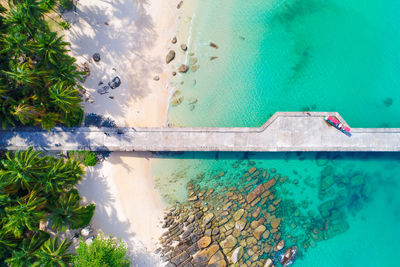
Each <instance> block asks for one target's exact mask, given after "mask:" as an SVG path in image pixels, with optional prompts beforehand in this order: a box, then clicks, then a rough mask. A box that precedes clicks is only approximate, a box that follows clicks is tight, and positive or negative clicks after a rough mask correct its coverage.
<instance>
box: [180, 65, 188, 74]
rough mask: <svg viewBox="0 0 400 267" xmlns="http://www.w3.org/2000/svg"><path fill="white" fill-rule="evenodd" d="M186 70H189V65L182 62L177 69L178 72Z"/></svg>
mask: <svg viewBox="0 0 400 267" xmlns="http://www.w3.org/2000/svg"><path fill="white" fill-rule="evenodd" d="M188 70H189V67H188V66H187V65H185V64H182V65H181V66H180V67H179V69H178V71H179V72H180V73H186V72H187V71H188Z"/></svg>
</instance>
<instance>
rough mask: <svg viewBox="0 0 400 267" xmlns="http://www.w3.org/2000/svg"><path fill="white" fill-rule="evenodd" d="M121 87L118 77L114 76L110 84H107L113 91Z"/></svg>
mask: <svg viewBox="0 0 400 267" xmlns="http://www.w3.org/2000/svg"><path fill="white" fill-rule="evenodd" d="M120 85H121V79H120V78H119V77H118V76H115V77H114V79H112V80H111V82H109V83H108V86H110V87H111V89H115V88H117V87H119V86H120Z"/></svg>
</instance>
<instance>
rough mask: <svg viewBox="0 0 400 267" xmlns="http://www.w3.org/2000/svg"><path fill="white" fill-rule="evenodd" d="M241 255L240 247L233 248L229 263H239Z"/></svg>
mask: <svg viewBox="0 0 400 267" xmlns="http://www.w3.org/2000/svg"><path fill="white" fill-rule="evenodd" d="M243 254H244V250H243V248H242V247H238V248H235V250H234V251H233V253H232V256H231V258H230V261H231V262H232V263H237V262H239V260H240V259H241V258H242V257H243Z"/></svg>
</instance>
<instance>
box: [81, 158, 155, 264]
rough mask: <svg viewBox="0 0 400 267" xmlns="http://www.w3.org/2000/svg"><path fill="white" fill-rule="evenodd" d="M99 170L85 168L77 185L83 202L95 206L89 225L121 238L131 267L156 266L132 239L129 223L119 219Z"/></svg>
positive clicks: (148, 254) (150, 255)
mask: <svg viewBox="0 0 400 267" xmlns="http://www.w3.org/2000/svg"><path fill="white" fill-rule="evenodd" d="M100 169H101V165H100V164H98V165H96V166H95V167H92V168H87V170H86V175H85V177H84V179H83V180H82V181H81V183H80V184H79V185H78V189H79V192H80V194H81V195H82V196H83V197H84V202H86V203H91V202H94V203H95V204H96V210H95V213H94V216H93V219H92V221H91V225H92V226H93V227H94V229H96V230H100V231H102V232H104V233H105V234H107V235H112V236H115V237H117V238H122V239H123V240H124V241H125V242H127V244H128V246H129V250H130V256H131V265H132V266H157V265H158V263H159V260H158V258H157V257H156V256H155V255H154V254H151V253H149V252H148V251H146V249H145V248H144V246H143V245H142V244H141V243H140V242H139V241H138V240H136V239H135V238H134V234H133V233H132V232H131V231H130V230H129V228H130V223H129V221H128V220H127V219H121V218H120V217H119V216H120V215H119V214H118V213H117V210H116V208H115V206H116V199H115V197H114V196H113V195H112V193H111V189H110V187H109V185H108V183H107V181H106V179H107V178H106V177H104V176H103V175H102V174H101V172H100Z"/></svg>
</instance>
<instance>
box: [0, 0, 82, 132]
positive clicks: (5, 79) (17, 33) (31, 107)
mask: <svg viewBox="0 0 400 267" xmlns="http://www.w3.org/2000/svg"><path fill="white" fill-rule="evenodd" d="M55 2H56V1H55V0H10V1H9V6H10V8H9V10H8V11H6V10H5V9H4V8H3V7H2V6H1V5H0V11H3V12H0V121H1V127H2V128H5V127H7V126H14V125H21V124H26V125H41V126H42V127H43V128H44V129H51V128H52V127H54V126H55V125H56V124H58V123H61V124H66V125H67V126H75V125H79V124H80V123H81V121H82V119H83V109H82V107H81V96H80V94H79V91H78V89H79V85H78V82H77V81H78V80H80V79H81V78H82V77H81V76H82V73H81V72H79V71H78V70H77V67H76V65H75V62H76V61H75V59H74V58H72V57H71V56H69V55H68V49H67V47H68V45H69V43H68V42H65V41H64V40H63V36H58V35H57V34H56V33H55V32H52V31H51V30H50V28H49V26H48V24H47V22H46V21H45V19H44V18H45V15H46V14H47V13H48V12H49V11H50V10H53V9H54V6H55ZM67 2H68V1H66V4H67ZM70 3H71V2H70ZM61 26H63V27H68V23H64V24H62V25H61Z"/></svg>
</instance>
